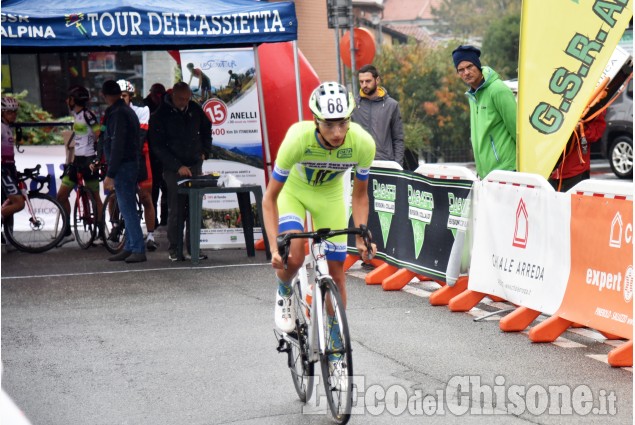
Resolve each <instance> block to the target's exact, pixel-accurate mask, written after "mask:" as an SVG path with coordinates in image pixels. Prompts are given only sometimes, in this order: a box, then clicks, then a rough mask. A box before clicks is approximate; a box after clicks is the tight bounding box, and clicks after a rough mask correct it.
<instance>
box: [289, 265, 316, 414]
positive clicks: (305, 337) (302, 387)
mask: <svg viewBox="0 0 635 425" xmlns="http://www.w3.org/2000/svg"><path fill="white" fill-rule="evenodd" d="M299 273H302V270H301V271H300V272H299ZM305 273H306V272H305ZM300 286H301V285H300V281H299V280H298V279H297V278H296V279H295V280H294V284H293V300H292V302H293V303H294V304H295V311H296V321H295V335H293V334H292V335H290V336H291V337H295V339H296V341H297V343H295V342H291V343H289V353H288V354H289V370H290V371H291V379H293V386H294V387H295V391H296V392H297V393H298V397H299V398H300V401H302V402H304V403H306V402H307V401H308V400H310V399H311V392H312V391H313V372H314V363H311V362H310V361H309V323H308V320H307V317H306V305H305V304H304V303H303V302H302V300H303V298H304V295H305V294H303V293H302V289H301V287H300Z"/></svg>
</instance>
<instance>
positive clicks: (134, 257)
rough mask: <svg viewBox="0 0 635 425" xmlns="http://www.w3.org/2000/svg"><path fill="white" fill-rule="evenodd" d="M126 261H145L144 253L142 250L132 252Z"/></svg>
mask: <svg viewBox="0 0 635 425" xmlns="http://www.w3.org/2000/svg"><path fill="white" fill-rule="evenodd" d="M124 261H125V262H126V263H143V262H144V261H147V258H146V254H145V253H143V252H133V253H132V254H130V256H128V257H127V258H126V259H125V260H124Z"/></svg>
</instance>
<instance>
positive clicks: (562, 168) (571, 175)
mask: <svg viewBox="0 0 635 425" xmlns="http://www.w3.org/2000/svg"><path fill="white" fill-rule="evenodd" d="M605 115H606V110H604V111H602V112H601V113H599V114H598V115H597V116H596V117H595V118H593V119H591V120H589V122H588V123H585V122H584V121H580V123H578V125H577V126H576V129H575V131H574V132H573V134H572V135H571V138H570V139H569V142H567V146H566V147H565V149H564V152H563V153H562V156H561V157H560V159H559V160H558V164H557V165H556V168H555V169H554V170H553V173H551V176H549V183H551V186H553V188H554V189H556V190H557V191H559V192H566V191H568V190H569V189H571V188H572V187H573V186H575V185H576V184H578V183H580V182H581V181H582V180H588V179H590V178H591V146H589V145H590V144H591V143H595V142H597V141H598V140H600V139H601V138H602V134H604V130H605V129H606V120H605V119H604V116H605Z"/></svg>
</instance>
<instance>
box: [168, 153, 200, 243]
mask: <svg viewBox="0 0 635 425" xmlns="http://www.w3.org/2000/svg"><path fill="white" fill-rule="evenodd" d="M189 169H190V171H191V172H192V175H193V176H200V175H201V174H202V173H203V162H202V161H201V162H199V163H198V164H196V165H193V166H191V167H189ZM163 179H164V180H165V183H166V185H167V188H168V243H169V245H168V250H169V251H173V250H176V248H177V246H178V243H179V238H181V240H182V238H183V234H180V235H179V224H180V223H179V210H180V212H181V217H183V219H184V220H185V226H184V227H185V247H186V248H187V252H188V253H189V252H190V223H189V214H188V211H187V204H188V197H187V195H179V194H178V184H177V182H178V181H179V180H183V179H184V177H181V176H179V174H178V173H177V172H174V171H169V170H164V171H163Z"/></svg>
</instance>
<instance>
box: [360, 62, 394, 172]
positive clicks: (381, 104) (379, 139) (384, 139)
mask: <svg viewBox="0 0 635 425" xmlns="http://www.w3.org/2000/svg"><path fill="white" fill-rule="evenodd" d="M357 75H358V78H359V87H360V89H359V95H358V96H357V98H356V99H355V103H356V105H357V107H356V108H355V111H353V115H352V116H351V118H352V120H353V121H354V122H356V123H358V124H360V125H361V126H362V127H364V130H366V131H368V132H369V133H370V134H371V135H372V136H373V139H375V145H376V146H377V150H376V152H375V159H377V160H382V161H395V162H396V163H398V164H399V165H403V157H404V142H403V140H404V139H403V125H402V123H401V112H399V103H397V101H396V100H395V99H393V98H391V97H390V96H389V95H388V92H387V91H386V89H385V88H383V87H381V86H380V85H379V84H380V83H381V77H380V76H379V72H378V71H377V68H375V67H374V66H372V65H364V66H362V67H361V68H360V69H359V71H358V72H357Z"/></svg>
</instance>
